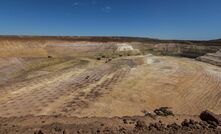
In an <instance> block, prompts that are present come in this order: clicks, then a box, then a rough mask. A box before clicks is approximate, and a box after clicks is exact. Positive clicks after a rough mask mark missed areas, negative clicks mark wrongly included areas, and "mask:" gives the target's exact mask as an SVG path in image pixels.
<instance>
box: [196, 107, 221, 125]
mask: <svg viewBox="0 0 221 134" xmlns="http://www.w3.org/2000/svg"><path fill="white" fill-rule="evenodd" d="M200 119H201V120H202V121H206V122H207V123H209V124H211V123H216V124H217V125H221V118H220V116H219V115H216V114H214V113H213V112H210V111H208V110H206V111H203V112H202V113H201V114H200Z"/></svg>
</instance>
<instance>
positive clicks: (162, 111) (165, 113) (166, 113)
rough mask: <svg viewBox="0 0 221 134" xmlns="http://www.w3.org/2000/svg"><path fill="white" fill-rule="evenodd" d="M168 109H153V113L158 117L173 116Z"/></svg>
mask: <svg viewBox="0 0 221 134" xmlns="http://www.w3.org/2000/svg"><path fill="white" fill-rule="evenodd" d="M169 109H170V108H169V107H160V108H159V109H155V110H154V113H155V114H156V115H158V116H174V114H173V112H172V111H171V110H169Z"/></svg>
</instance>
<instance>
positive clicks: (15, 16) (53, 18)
mask: <svg viewBox="0 0 221 134" xmlns="http://www.w3.org/2000/svg"><path fill="white" fill-rule="evenodd" d="M0 34H1V35H73V36H75V35H76V36H142V37H153V38H162V39H195V40H207V39H216V38H221V0H0Z"/></svg>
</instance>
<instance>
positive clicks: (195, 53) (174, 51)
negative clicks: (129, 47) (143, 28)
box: [134, 43, 221, 58]
mask: <svg viewBox="0 0 221 134" xmlns="http://www.w3.org/2000/svg"><path fill="white" fill-rule="evenodd" d="M134 47H137V48H139V49H140V50H141V51H142V52H143V53H148V52H149V53H153V54H157V55H170V56H183V57H188V58H197V57H199V56H202V55H205V54H206V53H214V52H217V51H218V50H219V49H221V46H210V45H201V44H183V43H155V44H149V43H146V44H144V43H141V44H138V43H137V44H134Z"/></svg>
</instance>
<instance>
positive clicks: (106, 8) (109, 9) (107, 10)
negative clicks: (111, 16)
mask: <svg viewBox="0 0 221 134" xmlns="http://www.w3.org/2000/svg"><path fill="white" fill-rule="evenodd" d="M111 10H112V8H111V7H110V6H106V7H103V8H102V11H103V12H106V13H110V12H111Z"/></svg>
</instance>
